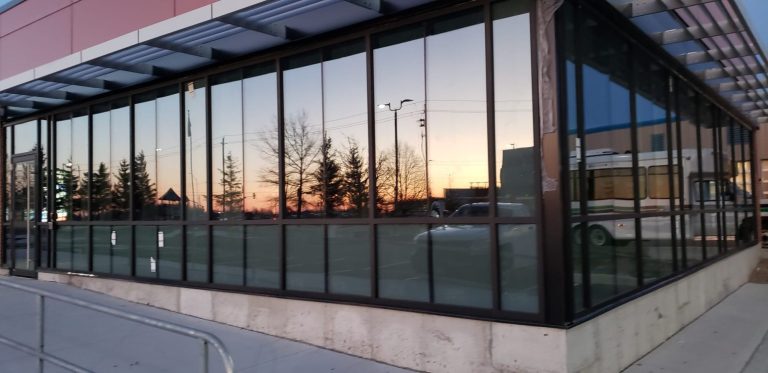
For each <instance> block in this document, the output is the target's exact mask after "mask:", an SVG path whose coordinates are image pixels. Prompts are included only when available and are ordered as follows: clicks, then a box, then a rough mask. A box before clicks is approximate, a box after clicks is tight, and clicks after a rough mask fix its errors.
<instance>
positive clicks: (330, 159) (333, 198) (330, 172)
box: [309, 137, 344, 216]
mask: <svg viewBox="0 0 768 373" xmlns="http://www.w3.org/2000/svg"><path fill="white" fill-rule="evenodd" d="M320 153H321V158H320V159H319V160H318V161H317V165H318V167H317V169H316V170H315V172H313V173H312V177H313V178H314V184H313V185H312V186H310V188H309V189H310V192H311V193H313V194H315V195H317V196H318V197H320V201H321V202H320V203H321V204H322V207H323V213H324V214H325V215H326V216H329V215H331V214H333V212H334V211H335V210H336V209H337V208H338V207H339V206H341V204H342V203H343V202H344V192H343V190H342V187H343V184H344V179H342V175H341V167H340V166H339V163H338V162H337V161H336V152H334V151H333V147H332V145H331V139H330V138H329V137H325V140H324V141H323V144H322V147H321V149H320Z"/></svg>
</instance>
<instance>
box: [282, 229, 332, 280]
mask: <svg viewBox="0 0 768 373" xmlns="http://www.w3.org/2000/svg"><path fill="white" fill-rule="evenodd" d="M323 228H324V227H323V226H322V225H288V226H286V227H285V255H286V263H285V270H286V273H285V281H286V284H285V287H286V289H288V290H302V291H314V292H324V291H325V255H324V253H323V241H324V239H323V236H324V233H323Z"/></svg>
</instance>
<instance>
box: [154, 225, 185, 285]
mask: <svg viewBox="0 0 768 373" xmlns="http://www.w3.org/2000/svg"><path fill="white" fill-rule="evenodd" d="M159 232H162V233H159ZM182 232H183V231H182V228H181V227H179V226H162V225H161V226H159V227H158V234H159V236H158V235H156V236H155V237H157V238H158V239H157V243H158V249H157V251H158V254H157V255H158V260H157V272H158V273H157V276H158V277H159V278H162V279H166V280H181V264H182V263H181V250H182V246H181V242H182V240H181V238H182ZM161 243H162V245H161Z"/></svg>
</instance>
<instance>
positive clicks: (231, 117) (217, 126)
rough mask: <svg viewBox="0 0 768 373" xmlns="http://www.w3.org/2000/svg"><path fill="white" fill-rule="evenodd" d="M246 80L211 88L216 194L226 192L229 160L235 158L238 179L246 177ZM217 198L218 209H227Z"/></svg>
mask: <svg viewBox="0 0 768 373" xmlns="http://www.w3.org/2000/svg"><path fill="white" fill-rule="evenodd" d="M241 97H242V81H241V80H235V81H232V82H227V83H224V84H216V85H214V86H212V87H211V120H212V121H213V124H212V126H211V131H212V134H211V162H213V166H212V167H213V170H212V171H213V173H212V174H213V182H212V187H213V195H214V196H216V195H221V194H222V191H223V183H222V172H224V171H225V170H226V169H227V168H226V165H225V163H226V159H227V157H228V156H231V157H232V161H233V163H234V166H235V168H236V169H237V174H238V175H237V180H238V181H239V182H241V183H242V180H243V118H242V114H243V104H242V99H241ZM217 201H218V200H217V199H215V198H214V206H213V208H214V210H215V211H222V209H223V208H224V207H223V206H221V205H220V204H219V203H217Z"/></svg>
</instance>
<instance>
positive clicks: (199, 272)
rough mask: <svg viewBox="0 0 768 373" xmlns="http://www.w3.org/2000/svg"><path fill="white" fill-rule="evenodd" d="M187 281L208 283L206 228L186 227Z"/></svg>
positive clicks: (197, 226)
mask: <svg viewBox="0 0 768 373" xmlns="http://www.w3.org/2000/svg"><path fill="white" fill-rule="evenodd" d="M187 280H188V281H196V282H208V227H207V226H205V225H191V226H187Z"/></svg>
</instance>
